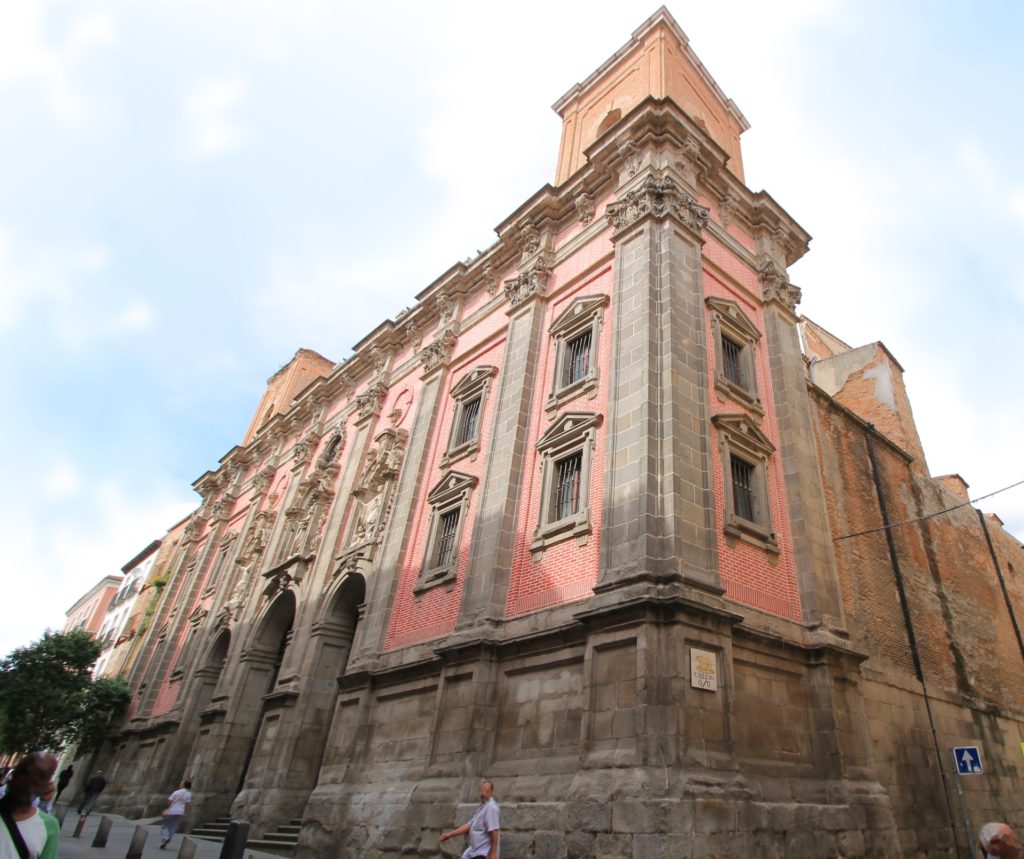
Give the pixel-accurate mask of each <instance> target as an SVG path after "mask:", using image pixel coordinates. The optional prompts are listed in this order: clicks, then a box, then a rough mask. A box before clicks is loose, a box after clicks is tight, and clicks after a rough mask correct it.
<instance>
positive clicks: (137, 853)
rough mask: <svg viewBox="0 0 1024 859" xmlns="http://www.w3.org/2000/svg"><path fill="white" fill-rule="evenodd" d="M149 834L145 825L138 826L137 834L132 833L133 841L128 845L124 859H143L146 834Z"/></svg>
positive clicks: (136, 828)
mask: <svg viewBox="0 0 1024 859" xmlns="http://www.w3.org/2000/svg"><path fill="white" fill-rule="evenodd" d="M148 835H149V833H148V832H147V831H146V827H145V826H136V827H135V834H134V835H132V843H131V844H129V845H128V852H127V853H125V854H124V859H141V857H142V848H143V847H145V846H146V836H148Z"/></svg>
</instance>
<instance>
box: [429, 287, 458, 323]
mask: <svg viewBox="0 0 1024 859" xmlns="http://www.w3.org/2000/svg"><path fill="white" fill-rule="evenodd" d="M434 306H435V307H436V309H437V317H438V319H439V320H440V323H441V326H442V327H444V326H446V325H450V324H451V323H452V321H453V320H454V319H455V314H456V313H458V311H459V305H458V304H457V303H456V302H455V300H454V299H453V298H452V297H451V296H449V295H445V294H444V293H441V295H439V296H438V297H437V299H436V300H435V304H434Z"/></svg>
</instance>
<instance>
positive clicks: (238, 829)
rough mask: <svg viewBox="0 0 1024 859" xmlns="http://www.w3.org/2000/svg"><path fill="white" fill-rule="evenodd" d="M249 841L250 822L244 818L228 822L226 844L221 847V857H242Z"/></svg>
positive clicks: (237, 858) (238, 858)
mask: <svg viewBox="0 0 1024 859" xmlns="http://www.w3.org/2000/svg"><path fill="white" fill-rule="evenodd" d="M248 842H249V824H248V823H247V822H246V821H244V820H232V821H231V823H229V824H228V834H227V835H226V836H224V844H223V845H222V846H221V848H220V859H242V856H244V855H245V845H246V844H247V843H248Z"/></svg>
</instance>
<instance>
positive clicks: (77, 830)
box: [71, 814, 85, 838]
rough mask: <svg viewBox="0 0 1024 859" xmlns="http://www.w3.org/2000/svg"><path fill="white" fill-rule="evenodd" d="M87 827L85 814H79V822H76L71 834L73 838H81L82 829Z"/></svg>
mask: <svg viewBox="0 0 1024 859" xmlns="http://www.w3.org/2000/svg"><path fill="white" fill-rule="evenodd" d="M84 828H85V815H84V814H80V815H78V823H76V824H75V831H74V833H73V834H72V835H71V837H72V838H81V837H82V830H83V829H84Z"/></svg>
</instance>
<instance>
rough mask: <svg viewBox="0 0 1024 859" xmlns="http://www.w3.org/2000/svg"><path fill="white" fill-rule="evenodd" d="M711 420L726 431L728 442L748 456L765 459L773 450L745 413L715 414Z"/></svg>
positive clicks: (772, 445)
mask: <svg viewBox="0 0 1024 859" xmlns="http://www.w3.org/2000/svg"><path fill="white" fill-rule="evenodd" d="M711 422H712V423H713V424H714V425H715V426H716V427H717V428H718V429H719V430H721V431H723V432H725V433H728V435H729V440H730V443H731V444H732V445H733V446H735V447H736V448H738V449H740V450H741V451H742V452H745V453H747V455H748V456H754V457H757V458H759V459H766V458H767V457H769V456H771V455H772V454H773V453H774V452H775V445H774V444H772V442H771V439H769V438H768V436H766V435H765V434H764V433H763V432H761V430H760V429H759V428H758V426H757V424H755V423H754V422H753V421H752V420H751V419H750V418H749V417H748V416H747V415H743V414H724V415H715V416H714V417H712V418H711Z"/></svg>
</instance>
